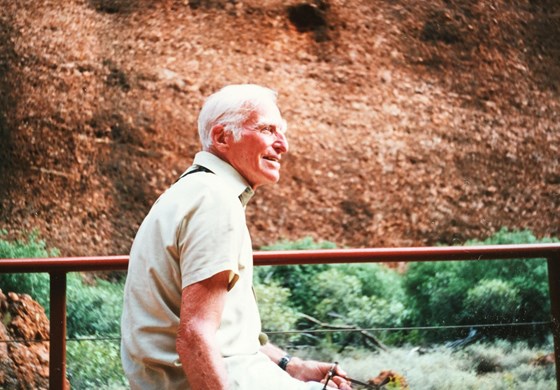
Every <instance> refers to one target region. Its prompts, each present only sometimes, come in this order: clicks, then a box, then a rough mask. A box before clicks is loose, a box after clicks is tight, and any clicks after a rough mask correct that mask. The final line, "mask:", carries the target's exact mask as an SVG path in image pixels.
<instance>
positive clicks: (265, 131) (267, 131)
mask: <svg viewBox="0 0 560 390" xmlns="http://www.w3.org/2000/svg"><path fill="white" fill-rule="evenodd" d="M275 132H276V131H275V130H274V128H273V127H272V126H264V127H262V128H261V133H263V134H265V135H273V134H274V133H275Z"/></svg>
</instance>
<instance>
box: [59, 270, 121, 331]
mask: <svg viewBox="0 0 560 390" xmlns="http://www.w3.org/2000/svg"><path fill="white" fill-rule="evenodd" d="M123 291H124V282H122V281H121V282H118V283H117V282H109V281H107V280H103V279H99V278H95V279H94V281H93V283H92V284H90V285H89V284H86V283H84V281H83V280H82V278H81V276H80V275H79V274H69V275H68V292H67V297H68V309H67V327H68V330H67V332H68V336H69V337H77V336H92V335H104V336H107V335H118V334H120V321H121V313H122V303H123Z"/></svg>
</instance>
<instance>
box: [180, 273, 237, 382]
mask: <svg viewBox="0 0 560 390" xmlns="http://www.w3.org/2000/svg"><path fill="white" fill-rule="evenodd" d="M229 273H230V271H224V272H220V273H218V274H216V275H214V276H212V277H210V278H208V279H205V280H203V281H200V282H198V283H194V284H192V285H190V286H187V287H185V288H184V289H183V294H182V298H181V319H180V322H179V330H178V332H177V343H176V344H177V352H178V354H179V359H180V360H181V363H182V365H183V370H184V372H185V375H186V376H187V379H188V381H189V384H190V385H191V387H192V388H193V389H196V390H222V389H227V384H228V381H227V373H226V368H225V365H224V362H223V360H222V356H221V354H220V350H219V347H218V344H217V342H216V331H217V330H218V327H219V326H220V321H221V318H222V312H223V309H224V302H225V298H226V294H227V286H228V282H229Z"/></svg>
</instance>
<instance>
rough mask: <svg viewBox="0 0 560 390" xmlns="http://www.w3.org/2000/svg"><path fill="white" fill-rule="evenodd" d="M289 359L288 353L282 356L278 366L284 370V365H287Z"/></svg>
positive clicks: (290, 358)
mask: <svg viewBox="0 0 560 390" xmlns="http://www.w3.org/2000/svg"><path fill="white" fill-rule="evenodd" d="M290 360H292V357H291V356H290V355H286V356H283V357H282V359H280V361H279V362H278V366H280V368H281V369H282V370H284V371H286V367H287V366H288V363H289V362H290Z"/></svg>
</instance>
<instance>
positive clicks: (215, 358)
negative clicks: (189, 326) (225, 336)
mask: <svg viewBox="0 0 560 390" xmlns="http://www.w3.org/2000/svg"><path fill="white" fill-rule="evenodd" d="M181 333H182V334H181ZM214 339H215V337H208V336H206V335H204V333H202V332H196V331H193V330H189V331H187V332H184V331H183V332H180V334H179V335H178V337H177V352H178V354H179V359H180V361H181V363H182V366H183V371H184V372H185V375H186V376H187V380H188V381H189V384H190V386H191V388H192V389H193V390H225V389H227V383H228V381H227V371H226V368H225V364H224V361H223V359H222V356H221V354H220V353H219V349H218V347H217V346H216V345H214V344H215V343H214V342H213V340H214Z"/></svg>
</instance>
